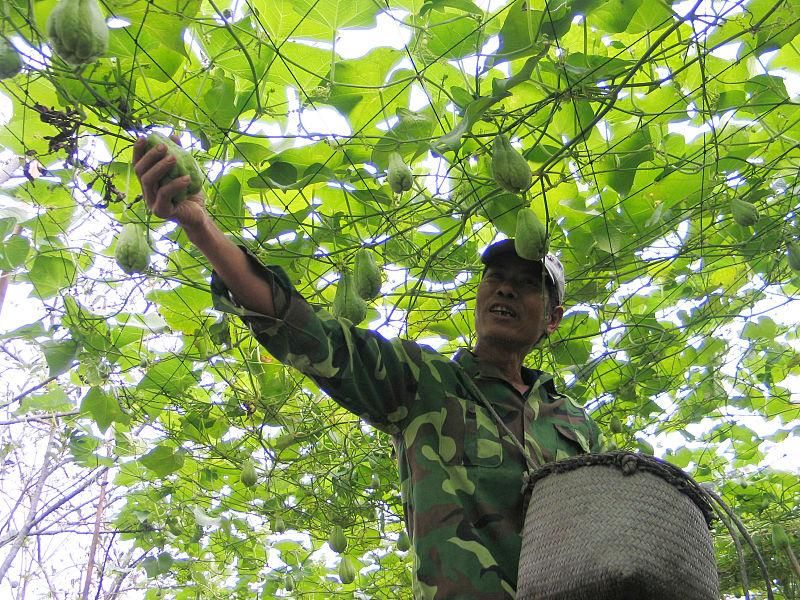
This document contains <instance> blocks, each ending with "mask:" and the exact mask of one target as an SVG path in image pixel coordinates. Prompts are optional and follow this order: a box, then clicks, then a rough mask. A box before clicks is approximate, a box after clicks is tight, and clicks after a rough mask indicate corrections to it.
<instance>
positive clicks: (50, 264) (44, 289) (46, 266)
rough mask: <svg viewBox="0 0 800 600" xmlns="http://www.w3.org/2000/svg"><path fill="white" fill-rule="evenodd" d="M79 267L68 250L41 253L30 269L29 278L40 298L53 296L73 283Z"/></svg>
mask: <svg viewBox="0 0 800 600" xmlns="http://www.w3.org/2000/svg"><path fill="white" fill-rule="evenodd" d="M77 272H78V269H77V267H76V265H75V262H74V261H73V260H72V257H71V256H70V255H69V254H67V253H66V252H55V253H47V254H39V255H38V256H37V257H36V258H35V259H34V260H33V265H32V266H31V268H30V270H29V271H28V280H29V281H30V282H31V283H32V284H33V292H34V294H35V295H36V296H38V297H39V298H51V297H52V296H54V295H56V294H57V293H58V292H59V291H60V290H61V289H62V288H65V287H67V286H70V285H72V284H73V283H74V282H75V276H76V275H77Z"/></svg>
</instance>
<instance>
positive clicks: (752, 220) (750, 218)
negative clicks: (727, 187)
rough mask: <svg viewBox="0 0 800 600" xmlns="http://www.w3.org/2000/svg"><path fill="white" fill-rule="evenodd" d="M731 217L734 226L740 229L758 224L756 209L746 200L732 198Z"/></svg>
mask: <svg viewBox="0 0 800 600" xmlns="http://www.w3.org/2000/svg"><path fill="white" fill-rule="evenodd" d="M731 215H732V216H733V220H734V221H735V222H736V224H737V225H741V226H742V227H752V226H753V225H755V224H756V223H757V222H758V209H756V207H755V206H754V205H753V203H752V202H748V201H747V200H740V199H739V198H732V199H731Z"/></svg>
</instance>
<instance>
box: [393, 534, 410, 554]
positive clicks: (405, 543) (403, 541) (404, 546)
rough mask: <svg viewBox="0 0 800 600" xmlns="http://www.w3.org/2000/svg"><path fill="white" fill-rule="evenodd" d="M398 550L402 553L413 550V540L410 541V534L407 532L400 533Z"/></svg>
mask: <svg viewBox="0 0 800 600" xmlns="http://www.w3.org/2000/svg"><path fill="white" fill-rule="evenodd" d="M396 546H397V549H398V550H399V551H400V552H407V551H408V549H409V548H411V540H410V539H408V534H407V533H406V532H405V531H401V532H400V537H398V538H397V544H396Z"/></svg>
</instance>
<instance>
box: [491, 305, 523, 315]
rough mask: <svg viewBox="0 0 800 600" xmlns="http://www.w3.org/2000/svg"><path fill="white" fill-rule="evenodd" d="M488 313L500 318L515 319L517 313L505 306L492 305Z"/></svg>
mask: <svg viewBox="0 0 800 600" xmlns="http://www.w3.org/2000/svg"><path fill="white" fill-rule="evenodd" d="M489 312H490V313H492V314H493V315H498V316H500V317H509V318H516V316H517V312H516V311H515V310H514V309H513V308H511V307H510V306H506V305H505V304H493V305H492V306H490V307H489Z"/></svg>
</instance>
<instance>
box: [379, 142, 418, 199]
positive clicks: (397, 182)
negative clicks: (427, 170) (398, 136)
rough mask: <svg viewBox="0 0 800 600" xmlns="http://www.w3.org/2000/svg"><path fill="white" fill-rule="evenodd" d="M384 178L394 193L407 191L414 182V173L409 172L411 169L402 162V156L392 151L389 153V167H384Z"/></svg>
mask: <svg viewBox="0 0 800 600" xmlns="http://www.w3.org/2000/svg"><path fill="white" fill-rule="evenodd" d="M386 179H387V181H388V182H389V187H390V188H392V191H393V192H394V193H395V194H402V193H403V192H407V191H408V190H410V189H411V186H412V185H413V184H414V175H413V174H412V173H411V169H410V168H409V167H408V165H407V164H406V163H404V162H403V157H402V156H400V155H399V154H398V153H397V152H392V153H391V154H390V155H389V168H388V169H386Z"/></svg>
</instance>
